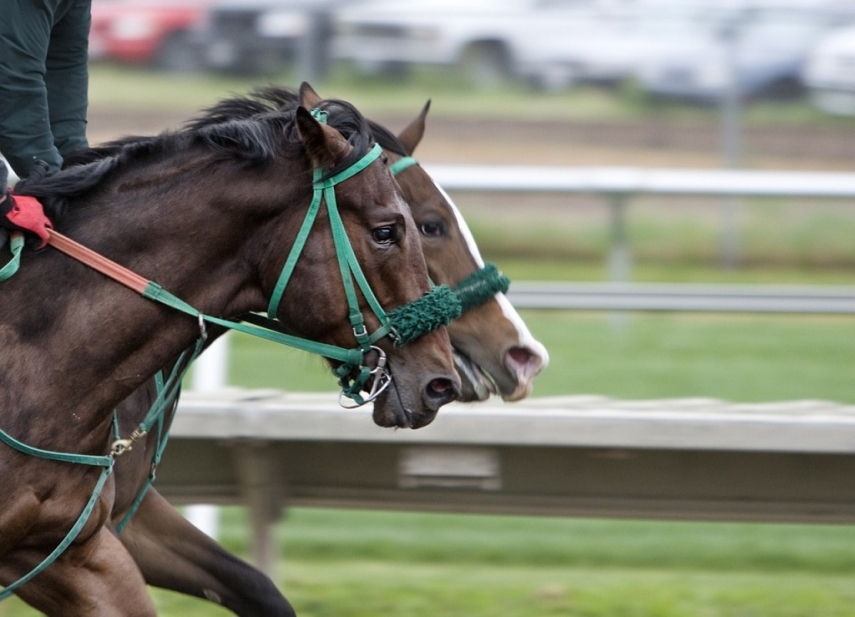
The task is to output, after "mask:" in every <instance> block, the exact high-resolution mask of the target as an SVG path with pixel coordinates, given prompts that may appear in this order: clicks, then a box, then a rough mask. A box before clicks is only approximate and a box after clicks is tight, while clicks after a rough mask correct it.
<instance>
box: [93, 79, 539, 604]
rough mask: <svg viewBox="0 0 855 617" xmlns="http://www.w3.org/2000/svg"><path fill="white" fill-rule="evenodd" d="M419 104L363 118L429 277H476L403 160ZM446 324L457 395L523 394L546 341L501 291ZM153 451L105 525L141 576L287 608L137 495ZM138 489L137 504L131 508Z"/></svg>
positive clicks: (141, 456)
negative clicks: (397, 126)
mask: <svg viewBox="0 0 855 617" xmlns="http://www.w3.org/2000/svg"><path fill="white" fill-rule="evenodd" d="M301 97H302V104H303V105H304V106H312V105H317V104H318V101H319V100H320V97H319V96H318V95H317V94H315V93H314V91H311V90H310V89H308V88H307V86H306V85H305V84H304V86H303V88H302V90H301V95H298V94H297V93H295V92H293V91H291V90H287V89H282V88H274V87H269V88H263V89H259V90H257V91H256V92H255V93H254V94H253V96H252V97H250V98H247V97H241V98H238V99H229V100H225V101H222V102H220V103H219V104H217V105H215V106H214V107H213V108H211V109H209V110H208V113H207V114H205V115H204V116H203V117H201V118H199V119H197V120H195V121H194V122H193V123H192V124H191V128H194V129H196V130H198V129H201V128H203V127H204V126H207V125H210V124H216V123H217V122H226V121H230V119H234V118H237V117H247V118H248V117H251V116H253V115H256V114H264V113H269V111H270V110H271V109H287V108H290V107H294V106H295V105H297V104H298V102H299V101H300V98H301ZM428 109H429V104H428V105H426V106H425V107H424V109H423V110H422V112H421V113H420V114H419V115H418V116H417V117H416V118H415V119H414V120H413V121H412V122H411V123H410V124H409V125H408V126H407V127H406V128H405V129H404V130H403V131H402V132H401V133H400V135H399V136H398V137H395V136H394V135H393V134H392V133H391V132H390V131H388V130H387V129H386V128H385V127H383V126H382V125H379V124H377V123H373V122H371V121H369V124H370V126H371V128H372V133H373V135H374V138H375V140H376V141H377V143H379V144H380V145H382V146H383V147H384V150H385V152H386V155H387V157H388V163H389V164H390V166H391V168H392V169H393V170H394V172H395V175H396V177H397V178H398V182H399V184H400V186H401V189H402V191H403V193H404V195H405V196H406V198H407V200H408V203H409V205H410V209H411V211H412V214H413V218H414V219H415V222H416V226H417V228H418V229H419V232H420V236H421V241H422V248H423V250H424V252H425V257H426V260H427V264H428V270H429V272H430V275H431V278H432V279H433V280H434V281H435V282H439V283H446V284H449V285H451V286H458V285H461V284H465V281H466V280H471V279H472V277H473V276H477V274H478V272H479V271H481V270H483V269H484V268H485V264H484V262H483V259H482V258H481V256H480V253H479V251H478V247H477V245H476V244H475V242H474V240H473V238H472V234H471V232H470V231H469V229H468V226H467V225H466V222H465V220H464V219H463V217H462V216H461V214H460V212H459V210H458V209H457V208H456V207H455V206H454V204H453V203H452V202H451V200H450V198H449V197H448V196H447V195H446V194H445V192H444V191H442V190H441V189H440V188H439V187H438V186H436V184H435V183H434V182H433V180H432V179H431V178H430V177H429V176H428V174H427V173H426V172H425V171H424V170H423V169H422V168H421V167H420V166H418V165H417V164H415V161H414V160H413V159H412V157H411V155H412V154H413V152H414V150H415V148H416V147H417V146H418V144H419V143H420V141H421V139H422V137H423V135H424V131H425V120H426V116H427V113H428ZM131 139H132V140H134V139H139V138H131ZM125 141H126V140H120V141H119V142H114V143H112V144H105V145H103V146H100V147H99V148H96V149H93V150H92V151H90V152H89V153H87V155H86V156H85V157H81V156H80V155H79V156H78V160H91V159H93V158H103V157H104V156H107V155H111V154H115V152H116V150H117V148H120V147H123V144H124V143H125ZM448 329H449V334H450V335H451V340H452V345H453V347H454V354H455V363H456V364H457V366H458V370H459V372H460V376H461V381H462V382H463V388H462V391H461V400H470V401H471V400H483V399H484V398H486V397H487V396H489V394H490V393H491V392H493V393H496V392H498V393H500V394H501V395H502V396H503V397H504V398H505V399H506V400H518V399H519V398H523V397H524V396H526V395H527V394H528V393H529V392H530V390H531V382H532V380H533V378H534V376H535V375H536V374H537V373H538V372H539V371H540V369H541V368H543V367H544V366H545V365H546V364H547V362H548V354H547V352H546V350H545V348H544V347H543V345H542V344H541V343H539V342H538V341H537V340H536V339H534V337H532V335H531V334H530V333H529V331H528V328H527V327H526V326H525V323H524V322H523V321H522V319H521V318H520V317H519V315H518V314H517V313H516V311H515V310H514V309H513V307H512V306H511V305H510V303H509V302H508V301H507V298H505V297H504V295H503V294H502V293H495V291H493V292H492V293H491V294H490V295H489V297H486V298H482V303H480V304H478V305H473V306H472V307H471V308H470V310H468V311H467V312H466V313H465V314H464V315H463V316H461V318H459V319H456V320H454V321H453V322H452V323H451V324H450V325H449V326H448ZM470 358H474V360H472V359H470ZM461 369H462V370H461ZM156 395H157V390H156V388H154V387H153V386H151V387H149V388H147V389H145V388H144V389H140V390H138V391H137V392H135V393H134V395H133V396H132V397H130V398H129V399H127V400H126V401H125V402H123V403H122V406H121V407H120V409H122V407H123V406H137V407H142V408H143V409H144V408H147V406H148V405H150V404H151V401H152V400H153V399H154V398H155V397H156ZM131 413H133V412H131ZM136 413H137V414H138V413H139V412H136ZM167 422H168V420H167ZM156 448H157V443H156V440H155V439H154V437H152V439H150V441H149V443H148V444H147V449H146V450H139V451H134V452H132V453H130V454H129V455H128V456H127V457H123V458H122V459H121V460H120V461H119V462H118V464H117V469H116V476H117V479H118V484H117V496H116V500H115V503H114V510H113V525H114V526H115V527H116V528H118V529H121V534H120V539H121V540H122V542H123V544H124V545H125V546H126V547H127V548H128V550H129V551H130V552H131V554H132V555H133V556H134V559H135V561H136V562H137V564H138V565H139V567H140V569H141V570H142V572H143V574H144V576H145V579H146V582H147V583H148V584H151V585H155V586H158V587H163V588H166V589H170V590H173V591H179V592H182V593H185V594H189V595H194V596H197V597H202V598H206V599H208V600H211V601H213V602H216V603H218V604H221V605H223V606H225V607H227V608H229V609H231V610H232V611H234V612H235V613H236V614H238V615H290V614H292V612H291V611H292V609H291V607H290V605H288V603H287V601H286V600H285V598H284V597H283V596H282V595H281V593H280V592H279V591H278V589H277V588H276V587H275V585H274V584H273V583H272V581H270V579H269V578H268V577H267V576H266V575H265V574H263V573H262V572H260V571H258V570H257V569H255V568H254V567H252V566H250V565H249V564H247V563H245V562H243V561H242V560H240V559H238V558H236V557H234V556H233V555H231V554H230V553H228V552H227V551H226V550H225V549H223V548H222V547H220V546H219V545H218V544H217V543H216V542H215V541H213V540H212V539H211V538H209V537H208V536H207V535H205V534H203V533H202V532H200V531H199V530H198V529H196V528H195V527H194V526H193V525H191V524H190V523H189V522H187V521H186V520H185V519H184V518H183V517H182V516H181V515H180V514H178V513H177V512H176V511H175V509H174V508H172V506H170V505H169V504H168V503H167V502H166V500H164V499H163V497H161V496H160V495H159V494H158V493H157V491H156V490H155V489H154V488H153V487H152V488H149V489H148V491H147V492H145V493H141V492H140V491H141V490H144V487H145V485H146V482H147V476H148V475H149V474H150V469H149V467H148V465H147V461H150V460H152V458H153V452H154V451H155V450H156ZM139 496H141V497H142V499H141V502H140V503H139V505H138V506H136V507H135V508H134V500H135V498H138V497H139ZM130 514H133V516H129V515H130Z"/></svg>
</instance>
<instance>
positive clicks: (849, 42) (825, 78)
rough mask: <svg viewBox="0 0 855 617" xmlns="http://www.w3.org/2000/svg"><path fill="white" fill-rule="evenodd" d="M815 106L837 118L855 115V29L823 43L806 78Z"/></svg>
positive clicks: (837, 33) (808, 66)
mask: <svg viewBox="0 0 855 617" xmlns="http://www.w3.org/2000/svg"><path fill="white" fill-rule="evenodd" d="M802 79H803V81H804V84H805V87H806V88H807V89H808V92H809V94H810V99H811V101H812V102H813V104H814V105H816V106H817V107H818V108H820V109H822V110H823V111H825V112H827V113H831V114H836V115H855V26H850V27H847V28H841V29H839V30H835V31H834V32H832V33H830V34H828V35H827V36H825V37H824V38H823V39H822V40H820V41H819V42H818V43H817V44H816V46H815V47H814V48H813V50H812V51H811V53H810V56H809V57H808V61H807V63H806V64H805V68H804V72H803V74H802Z"/></svg>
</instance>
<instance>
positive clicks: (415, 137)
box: [398, 99, 430, 154]
mask: <svg viewBox="0 0 855 617" xmlns="http://www.w3.org/2000/svg"><path fill="white" fill-rule="evenodd" d="M429 109H430V99H428V102H427V103H425V106H424V108H422V113H420V114H419V115H418V117H417V118H416V119H415V120H413V121H412V122H410V124H409V125H408V126H407V128H405V129H404V130H403V131H401V134H400V135H398V141H400V142H401V145H402V146H404V149H405V150H406V151H407V154H412V153H413V152H415V151H416V146H418V145H419V142H420V141H421V140H422V137H423V136H424V134H425V119H426V118H427V113H428V110H429Z"/></svg>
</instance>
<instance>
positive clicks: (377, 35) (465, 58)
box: [332, 0, 591, 82]
mask: <svg viewBox="0 0 855 617" xmlns="http://www.w3.org/2000/svg"><path fill="white" fill-rule="evenodd" d="M590 3H591V0H409V1H407V2H399V1H394V2H392V1H389V0H376V1H371V2H363V3H359V4H354V5H351V6H348V7H346V8H344V9H342V10H340V11H338V12H337V13H336V14H335V16H334V21H333V30H334V39H333V46H332V55H333V57H334V58H337V59H344V60H350V61H352V62H353V63H354V64H355V65H356V67H357V68H358V69H360V70H362V71H365V72H370V73H377V72H396V71H401V70H406V68H407V67H409V66H410V65H414V64H432V65H440V66H461V65H462V66H463V67H465V69H466V72H467V74H469V75H470V76H471V77H472V78H473V79H476V80H478V81H480V82H494V81H497V80H498V79H500V78H504V77H507V76H509V75H512V74H514V73H515V72H516V62H517V58H518V49H517V45H519V44H521V43H520V42H521V41H524V40H526V39H527V38H528V37H526V36H520V35H518V34H514V33H516V32H517V31H519V30H521V29H522V30H524V31H525V32H532V31H533V28H532V25H533V23H534V21H533V20H536V19H537V18H538V15H539V14H540V13H541V11H548V10H553V9H556V8H567V7H574V6H580V5H585V4H590Z"/></svg>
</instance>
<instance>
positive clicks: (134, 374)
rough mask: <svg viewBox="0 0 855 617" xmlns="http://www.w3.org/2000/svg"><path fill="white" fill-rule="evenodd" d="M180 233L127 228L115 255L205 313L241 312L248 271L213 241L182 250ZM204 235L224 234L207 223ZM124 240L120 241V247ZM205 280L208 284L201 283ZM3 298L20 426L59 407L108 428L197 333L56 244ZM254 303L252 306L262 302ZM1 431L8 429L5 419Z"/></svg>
mask: <svg viewBox="0 0 855 617" xmlns="http://www.w3.org/2000/svg"><path fill="white" fill-rule="evenodd" d="M174 231H175V230H169V232H167V233H164V234H163V235H164V236H166V237H172V239H171V241H170V242H171V245H170V246H167V242H165V241H164V242H159V241H158V240H157V239H156V238H149V239H139V238H134V237H133V234H128V236H127V239H126V240H127V246H126V247H125V248H120V249H116V248H114V249H113V251H112V253H113V254H112V255H111V257H114V258H115V260H116V261H119V262H121V261H123V259H124V258H127V260H128V261H130V262H132V263H133V264H145V265H146V266H148V267H147V268H146V272H145V275H146V276H147V277H150V278H152V279H154V280H157V279H160V280H162V281H167V282H168V285H171V286H172V288H171V291H173V292H174V293H176V295H178V296H179V297H182V296H183V295H185V294H186V297H185V299H186V300H188V301H190V302H194V301H196V300H198V301H200V302H202V301H203V299H204V304H205V306H200V307H199V308H200V309H201V310H204V311H206V312H214V313H216V314H224V313H228V312H230V311H233V310H234V311H237V310H243V308H244V307H241V306H235V304H234V303H235V300H234V298H235V297H237V298H240V297H241V295H242V292H241V288H240V286H241V281H240V278H241V277H240V275H239V274H238V273H235V272H230V267H229V266H228V264H227V261H228V260H227V259H225V258H223V259H215V258H213V257H212V256H213V255H215V253H216V252H215V251H214V250H212V249H211V248H210V247H209V246H208V247H207V248H206V247H204V246H202V247H200V249H199V250H198V251H192V250H187V248H186V243H185V246H184V248H183V250H182V249H181V246H180V245H181V241H180V239H179V240H178V241H176V239H175V237H174V235H175V234H174ZM206 232H207V234H208V235H209V236H210V235H213V234H216V233H218V232H217V230H215V229H212V228H210V227H209V228H208V229H207V230H206ZM82 235H84V236H86V235H89V234H88V233H84V234H82ZM122 243H123V240H121V239H120V240H119V241H118V246H119V247H121V246H122ZM114 244H116V241H115V240H114ZM133 247H137V249H138V248H139V247H145V248H143V249H141V250H134V248H133ZM103 252H107V251H103ZM232 269H233V267H232ZM216 273H221V274H222V276H221V277H219V278H217V277H216ZM212 274H213V276H212ZM206 279H207V281H208V282H207V284H201V283H200V281H205V280H206ZM0 295H2V302H0V349H2V350H3V351H2V354H0V412H2V416H0V417H2V418H3V422H6V421H11V422H13V423H15V420H16V419H17V420H18V422H17V424H18V425H20V424H21V423H22V422H23V419H25V418H31V417H37V416H35V415H34V414H39V413H40V412H42V411H44V410H53V412H54V413H55V414H56V416H55V417H61V418H62V419H63V421H65V422H68V423H70V424H73V425H77V426H79V427H80V428H81V429H82V432H83V433H87V432H89V431H90V430H93V429H94V428H96V427H99V426H103V423H104V422H105V418H108V417H109V414H110V412H111V410H112V409H113V407H114V406H115V405H116V404H117V403H118V402H119V401H121V400H122V399H123V398H125V397H126V396H127V395H128V394H130V392H132V391H133V390H134V389H136V388H137V387H139V386H140V385H141V384H142V383H144V382H145V381H146V380H147V379H148V378H150V377H151V376H152V375H153V374H154V373H155V372H156V371H157V370H158V369H160V368H162V367H163V366H165V365H167V364H168V363H170V362H171V361H172V360H173V359H174V358H175V357H176V356H177V355H178V354H179V353H180V352H181V351H182V350H183V349H184V348H187V347H189V346H190V345H192V344H193V342H194V340H195V339H196V337H197V336H198V335H199V325H198V322H197V320H195V319H194V318H192V317H190V316H187V315H184V314H183V313H179V312H177V311H175V310H174V309H170V308H166V307H163V306H160V305H157V304H155V303H154V302H152V301H150V300H148V299H145V298H142V297H140V296H139V295H137V294H136V293H135V292H133V291H131V290H129V289H127V288H124V287H122V286H120V285H119V284H118V283H116V282H114V281H112V280H109V279H107V278H105V277H104V276H102V275H101V274H98V273H96V272H94V271H92V270H90V269H88V268H87V267H85V266H83V265H81V264H79V263H76V262H73V261H72V260H71V259H70V258H69V257H67V256H64V255H60V254H58V253H57V252H56V251H53V250H51V249H48V250H46V251H44V252H43V253H40V254H36V255H28V256H27V259H25V263H24V265H23V266H22V268H21V270H20V272H19V273H18V274H17V275H16V276H15V277H13V278H12V279H10V280H9V281H7V282H6V283H3V284H2V286H0ZM243 295H244V296H246V295H247V294H246V293H245V292H243ZM238 302H239V301H238ZM229 303H232V306H231V307H229V306H228V305H229ZM247 304H248V306H247V307H246V310H249V309H251V308H258V307H254V306H249V305H250V304H251V302H250V301H248V302H247ZM0 428H8V427H4V426H2V423H0Z"/></svg>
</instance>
